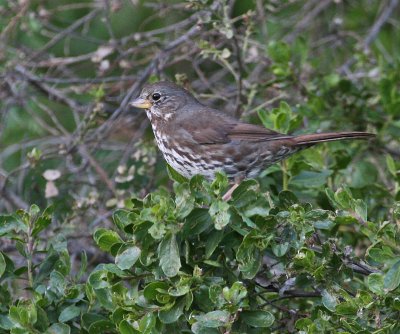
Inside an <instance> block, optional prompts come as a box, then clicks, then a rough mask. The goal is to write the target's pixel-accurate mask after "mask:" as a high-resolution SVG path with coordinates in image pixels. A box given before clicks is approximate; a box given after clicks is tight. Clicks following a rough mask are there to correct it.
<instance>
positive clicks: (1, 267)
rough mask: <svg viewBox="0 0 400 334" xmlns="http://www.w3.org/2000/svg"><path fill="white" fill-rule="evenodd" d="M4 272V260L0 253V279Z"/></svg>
mask: <svg viewBox="0 0 400 334" xmlns="http://www.w3.org/2000/svg"><path fill="white" fill-rule="evenodd" d="M5 271H6V260H5V258H4V256H3V253H2V252H0V277H1V276H3V274H4V272H5Z"/></svg>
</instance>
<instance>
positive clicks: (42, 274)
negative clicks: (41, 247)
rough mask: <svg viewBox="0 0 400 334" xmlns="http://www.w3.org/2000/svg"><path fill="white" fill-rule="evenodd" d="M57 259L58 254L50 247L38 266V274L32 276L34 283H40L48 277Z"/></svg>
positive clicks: (58, 257)
mask: <svg viewBox="0 0 400 334" xmlns="http://www.w3.org/2000/svg"><path fill="white" fill-rule="evenodd" d="M59 259H60V255H59V254H58V253H57V252H56V251H55V250H54V249H53V248H52V247H51V248H50V249H49V250H48V252H47V254H46V258H45V259H44V261H43V262H42V263H41V264H40V266H39V272H38V274H37V275H36V276H35V277H34V282H35V284H38V283H41V282H42V281H43V280H45V279H46V278H48V277H49V275H50V273H51V272H52V271H53V270H54V268H55V267H56V265H57V262H58V260H59Z"/></svg>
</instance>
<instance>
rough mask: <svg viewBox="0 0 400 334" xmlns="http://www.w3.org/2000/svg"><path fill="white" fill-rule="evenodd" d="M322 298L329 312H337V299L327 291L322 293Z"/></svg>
mask: <svg viewBox="0 0 400 334" xmlns="http://www.w3.org/2000/svg"><path fill="white" fill-rule="evenodd" d="M321 296H322V304H323V305H324V306H325V307H326V308H327V309H328V310H329V311H332V312H335V307H336V305H337V300H336V297H335V296H334V295H333V294H332V293H330V292H329V291H328V290H326V289H324V290H322V291H321Z"/></svg>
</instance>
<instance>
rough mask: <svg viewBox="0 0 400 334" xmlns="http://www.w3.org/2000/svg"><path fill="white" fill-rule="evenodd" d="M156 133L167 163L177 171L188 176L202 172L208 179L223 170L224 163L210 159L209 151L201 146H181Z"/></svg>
mask: <svg viewBox="0 0 400 334" xmlns="http://www.w3.org/2000/svg"><path fill="white" fill-rule="evenodd" d="M154 134H155V139H156V142H157V145H158V148H159V149H160V151H161V152H162V154H163V156H164V159H165V160H166V161H167V163H168V164H169V165H170V166H171V167H172V168H173V169H175V170H176V171H177V172H179V173H180V174H182V175H183V176H185V177H187V178H191V177H192V176H194V175H197V174H200V175H203V176H204V177H206V178H207V179H210V180H211V179H213V178H214V175H215V173H216V172H217V171H222V170H223V168H222V163H221V164H220V163H218V162H215V161H212V159H210V160H209V159H208V158H207V157H209V155H208V154H207V152H203V150H201V149H200V147H196V148H195V149H196V150H193V149H192V148H191V147H190V146H181V145H179V144H178V143H177V142H174V141H173V140H172V139H171V138H168V137H167V136H165V135H162V134H156V132H154Z"/></svg>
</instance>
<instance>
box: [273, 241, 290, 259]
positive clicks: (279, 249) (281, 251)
mask: <svg viewBox="0 0 400 334" xmlns="http://www.w3.org/2000/svg"><path fill="white" fill-rule="evenodd" d="M289 246H290V245H289V243H288V242H282V243H279V244H275V245H273V246H272V252H273V253H274V255H275V256H277V257H281V256H284V255H285V254H286V253H287V251H288V249H289Z"/></svg>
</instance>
